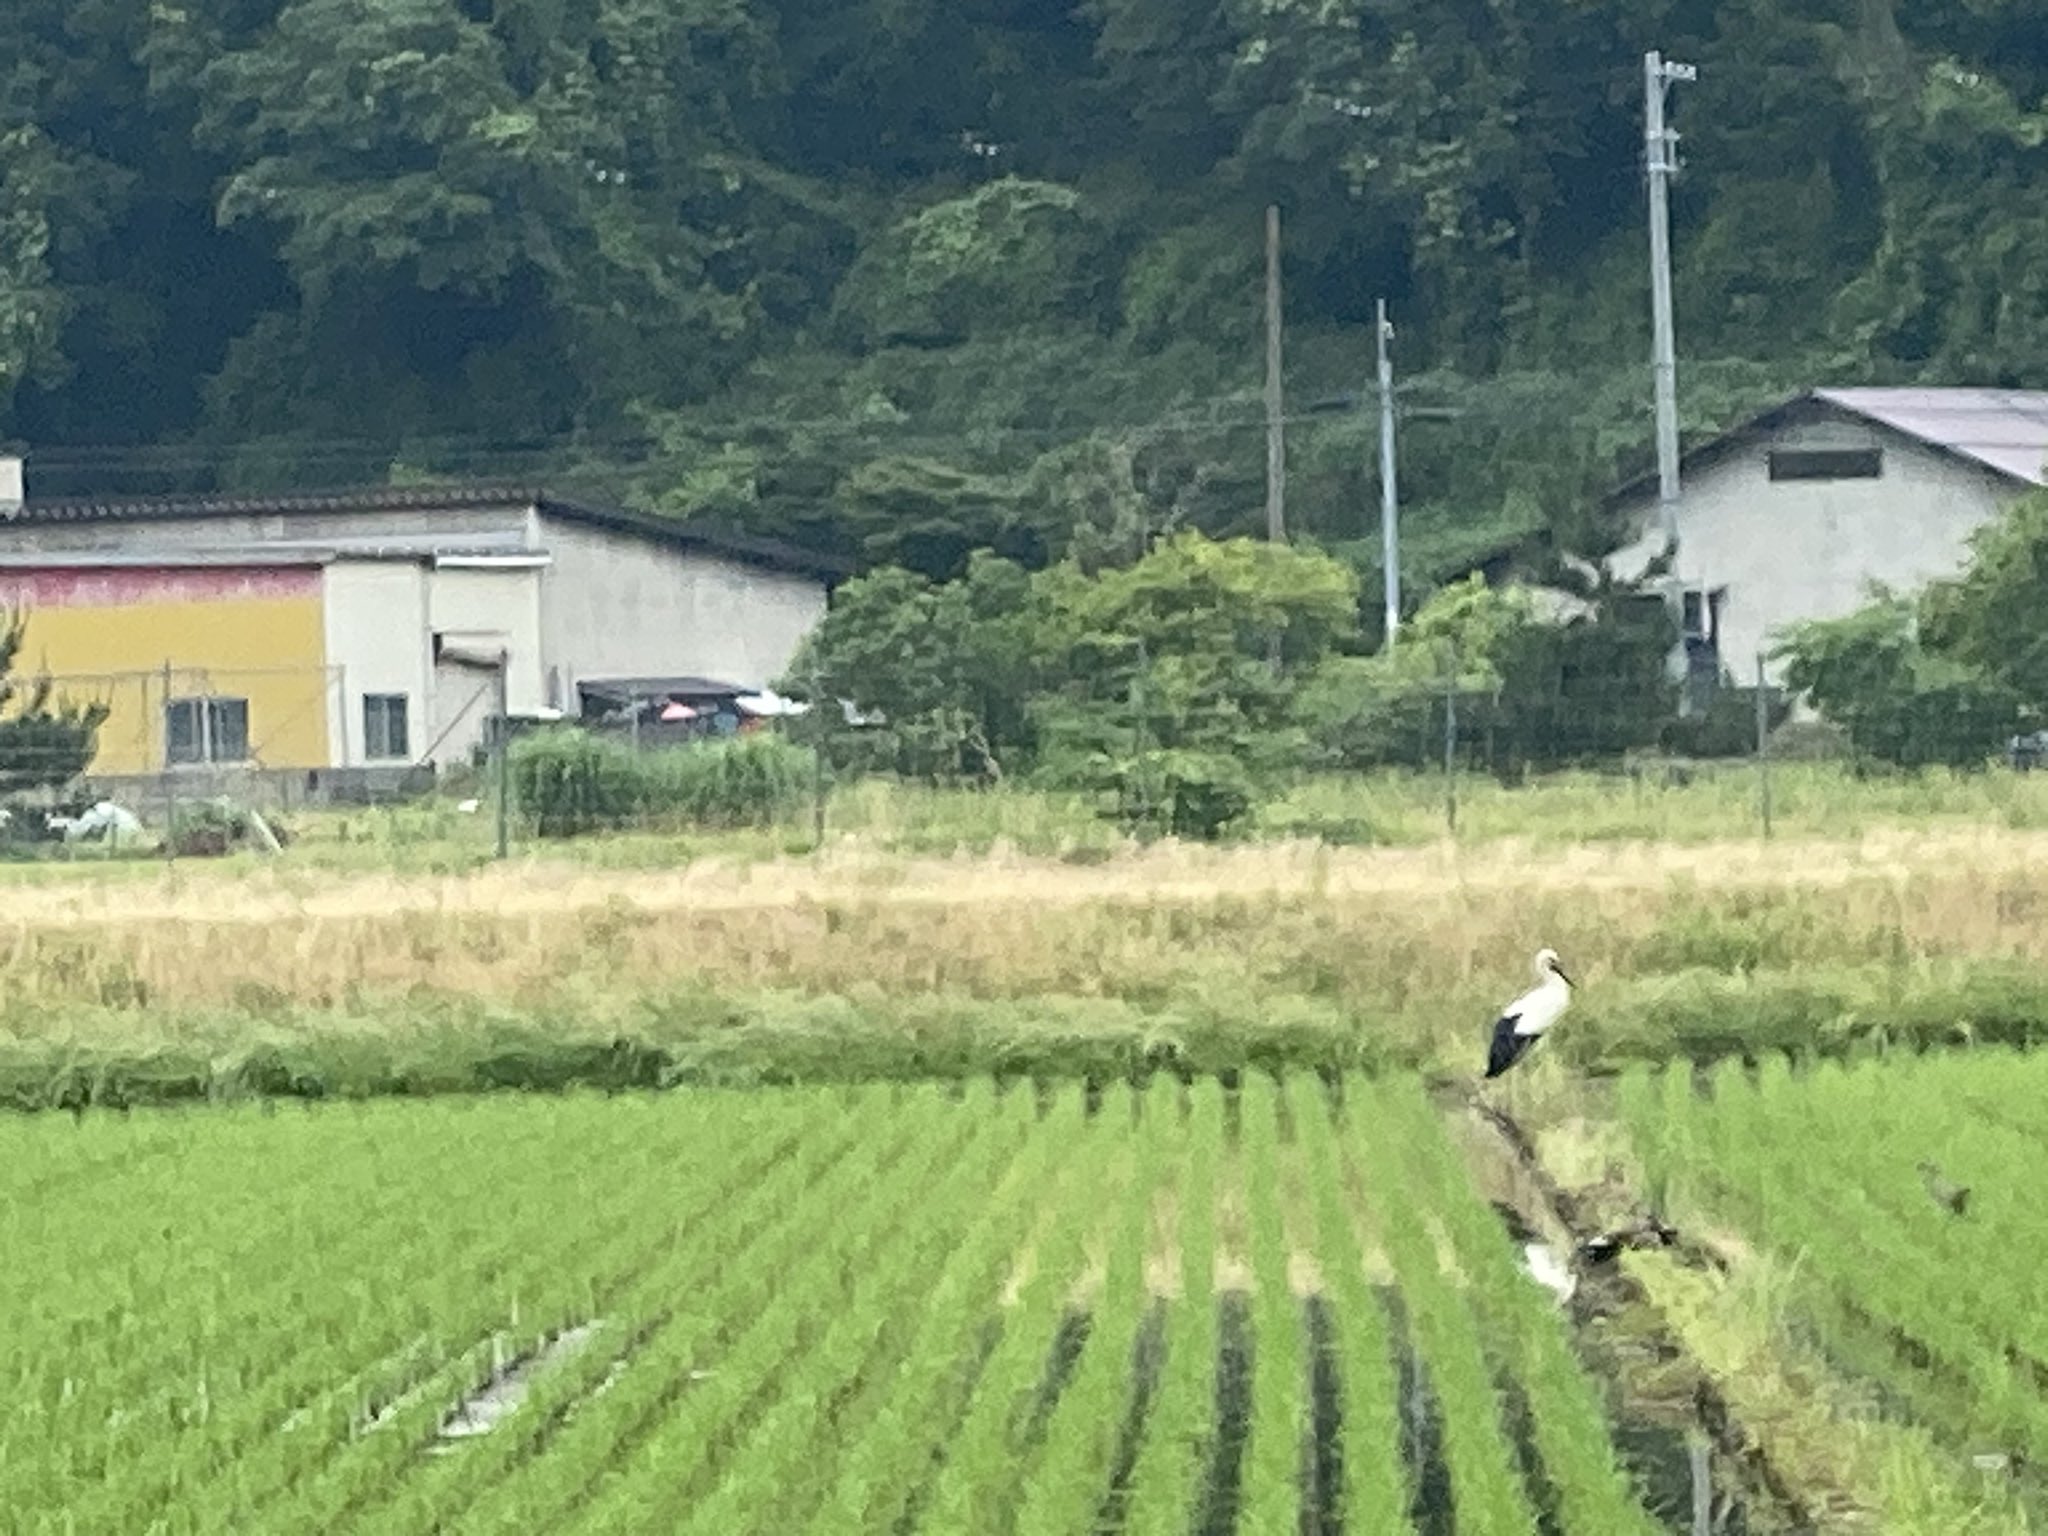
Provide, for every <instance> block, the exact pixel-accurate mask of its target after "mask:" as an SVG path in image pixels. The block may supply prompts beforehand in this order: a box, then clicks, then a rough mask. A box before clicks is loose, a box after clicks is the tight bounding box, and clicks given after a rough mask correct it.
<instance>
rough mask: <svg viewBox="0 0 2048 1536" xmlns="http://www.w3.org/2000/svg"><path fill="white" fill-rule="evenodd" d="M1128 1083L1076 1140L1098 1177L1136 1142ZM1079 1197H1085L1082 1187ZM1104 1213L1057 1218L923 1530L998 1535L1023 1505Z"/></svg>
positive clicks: (971, 1406) (949, 1457)
mask: <svg viewBox="0 0 2048 1536" xmlns="http://www.w3.org/2000/svg"><path fill="white" fill-rule="evenodd" d="M1129 1092H1130V1089H1129V1087H1128V1085H1119V1087H1118V1090H1117V1096H1118V1097H1119V1098H1120V1099H1124V1100H1125V1102H1124V1103H1123V1104H1122V1105H1121V1106H1120V1111H1121V1112H1117V1113H1111V1112H1109V1106H1108V1105H1105V1106H1104V1112H1103V1113H1101V1114H1097V1115H1094V1116H1091V1117H1089V1118H1088V1119H1086V1120H1085V1121H1084V1122H1083V1124H1082V1127H1081V1129H1080V1131H1079V1132H1078V1134H1077V1135H1076V1136H1075V1138H1074V1145H1073V1150H1072V1154H1071V1155H1072V1156H1073V1157H1074V1158H1075V1160H1076V1161H1077V1162H1078V1163H1079V1164H1081V1165H1082V1166H1084V1167H1087V1168H1089V1169H1090V1170H1091V1171H1094V1172H1096V1173H1099V1172H1100V1171H1101V1170H1102V1168H1103V1166H1104V1164H1105V1163H1107V1162H1109V1161H1110V1160H1112V1159H1114V1158H1117V1157H1120V1156H1123V1155H1126V1154H1127V1153H1128V1151H1129V1148H1130V1143H1131V1140H1132V1128H1131V1116H1130V1114H1129V1112H1128V1109H1129V1105H1128V1099H1127V1095H1128V1094H1129ZM1076 1194H1077V1195H1078V1194H1080V1191H1079V1190H1077V1191H1076ZM1100 1215H1101V1207H1100V1205H1099V1204H1098V1203H1097V1202H1096V1201H1094V1200H1076V1201H1075V1202H1074V1204H1073V1206H1072V1207H1070V1208H1069V1209H1067V1210H1065V1211H1061V1212H1058V1213H1056V1216H1055V1220H1054V1221H1053V1222H1052V1224H1051V1226H1050V1228H1049V1230H1048V1231H1046V1232H1045V1233H1044V1234H1043V1235H1042V1237H1041V1238H1040V1240H1039V1242H1038V1244H1037V1246H1036V1251H1035V1252H1034V1253H1033V1254H1032V1255H1031V1256H1030V1264H1031V1273H1030V1275H1029V1277H1028V1278H1027V1279H1026V1280H1025V1282H1024V1284H1023V1285H1022V1286H1021V1287H1020V1288H1019V1290H1018V1292H1017V1299H1016V1302H1015V1304H1014V1305H1013V1306H1012V1307H1011V1308H1010V1309H1009V1311H1008V1315H1006V1316H1005V1317H1004V1319H1003V1332H1002V1335H1001V1337H1000V1338H999V1339H998V1340H997V1342H996V1347H995V1350H994V1351H993V1352H992V1353H991V1355H990V1356H989V1360H988V1364H987V1366H986V1368H985V1369H984V1370H983V1372H982V1374H981V1377H980V1379H979V1380H977V1381H976V1383H975V1387H974V1392H973V1395H972V1397H971V1398H970V1399H969V1400H968V1403H967V1405H966V1411H965V1413H964V1415H963V1416H962V1417H961V1419H960V1421H959V1427H958V1429H957V1430H956V1432H955V1433H954V1435H953V1437H952V1439H951V1440H950V1441H949V1442H948V1444H947V1446H946V1456H945V1462H944V1464H943V1465H942V1466H941V1467H940V1469H939V1472H938V1476H937V1479H936V1481H935V1483H934V1485H933V1487H932V1489H931V1494H930V1498H929V1501H928V1503H927V1504H926V1505H925V1506H924V1507H923V1508H922V1509H920V1510H919V1511H918V1517H919V1525H920V1527H921V1528H922V1529H924V1530H929V1531H935V1532H951V1531H973V1532H975V1533H977V1536H995V1533H999V1532H1002V1531H1004V1530H1006V1529H1007V1525H1008V1521H1009V1519H1010V1518H1011V1517H1012V1515H1013V1514H1014V1512H1015V1509H1016V1495H1015V1490H1016V1489H1017V1487H1018V1486H1019V1485H1020V1484H1021V1483H1022V1481H1023V1480H1024V1477H1025V1475H1026V1473H1027V1472H1028V1470H1029V1464H1028V1458H1027V1456H1026V1452H1027V1451H1028V1450H1029V1449H1030V1447H1029V1446H1028V1445H1027V1443H1026V1436H1027V1433H1028V1431H1029V1429H1030V1427H1031V1422H1032V1416H1033V1412H1034V1409H1035V1408H1036V1407H1037V1406H1038V1403H1039V1399H1040V1396H1041V1394H1042V1393H1043V1392H1044V1391H1045V1390H1046V1388H1047V1386H1048V1384H1049V1383H1048V1374H1049V1371H1050V1372H1057V1371H1058V1370H1059V1369H1060V1368H1061V1367H1062V1366H1063V1364H1064V1362H1063V1361H1062V1360H1060V1359H1059V1358H1058V1357H1057V1356H1056V1354H1055V1351H1056V1350H1058V1349H1059V1348H1060V1347H1061V1345H1062V1343H1063V1341H1064V1340H1065V1338H1066V1337H1067V1333H1068V1327H1069V1317H1068V1294H1069V1291H1070V1288H1071V1287H1072V1285H1073V1282H1074V1280H1075V1278H1076V1276H1077V1275H1078V1273H1079V1271H1080V1268H1081V1264H1082V1262H1083V1259H1084V1255H1085V1248H1086V1243H1087V1239H1088V1236H1089V1234H1090V1228H1091V1227H1092V1226H1093V1225H1094V1223H1095V1221H1096V1220H1097V1219H1098V1218H1099V1216H1100Z"/></svg>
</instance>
